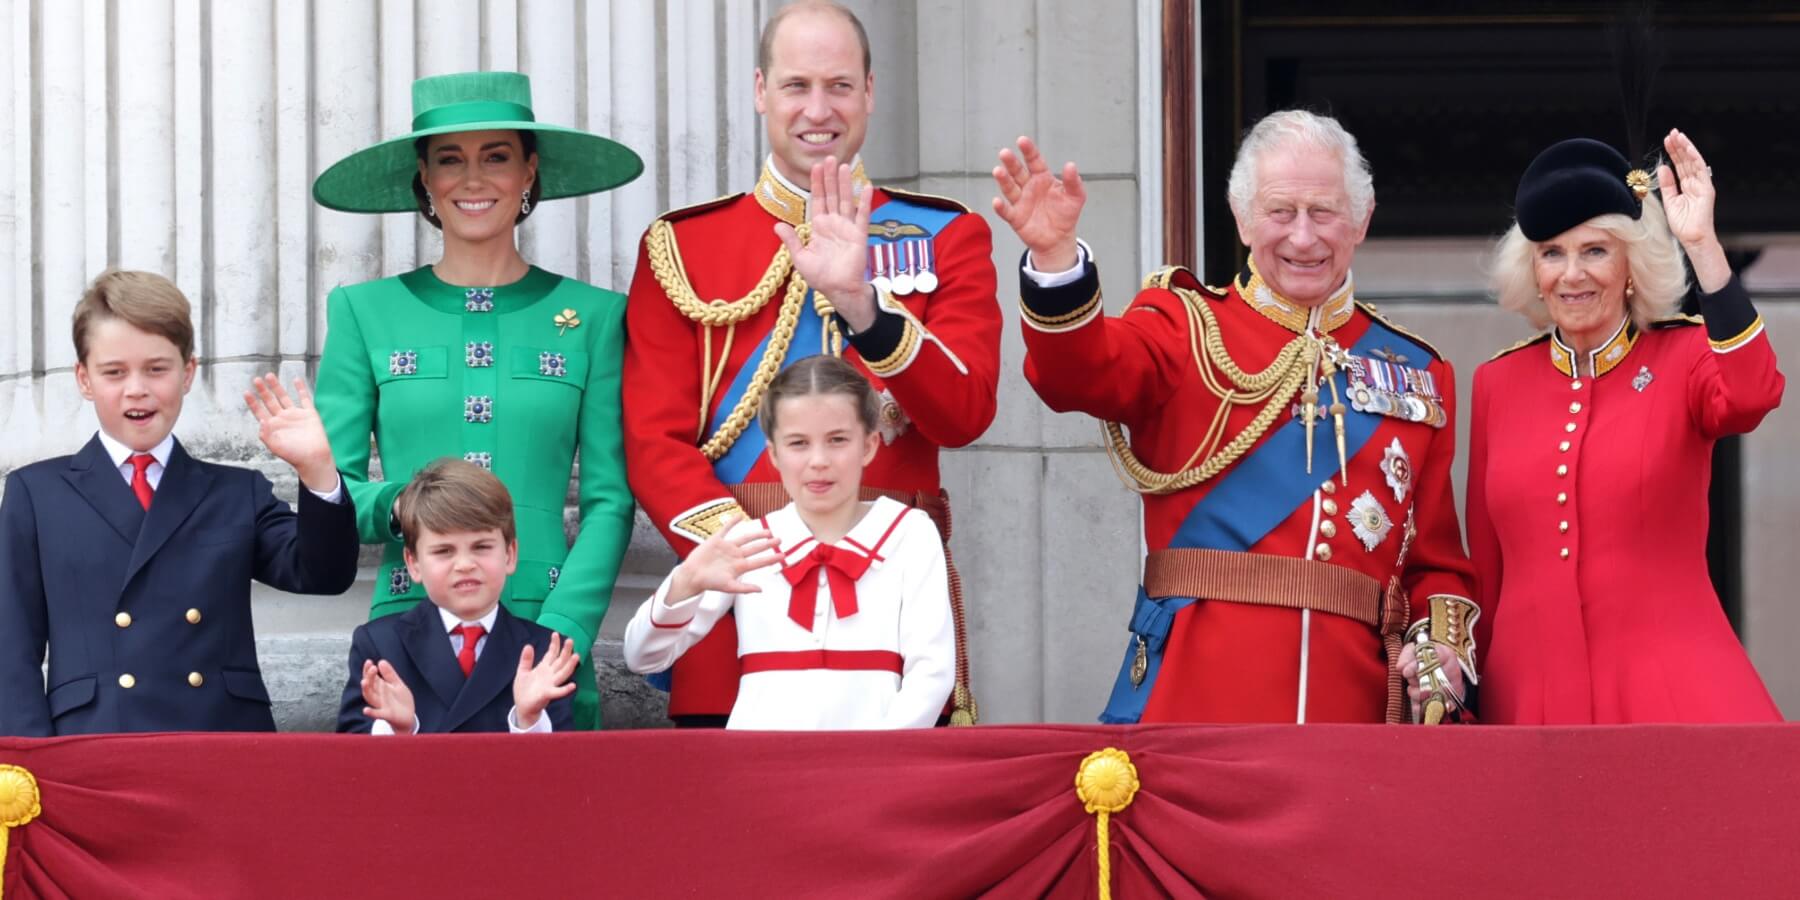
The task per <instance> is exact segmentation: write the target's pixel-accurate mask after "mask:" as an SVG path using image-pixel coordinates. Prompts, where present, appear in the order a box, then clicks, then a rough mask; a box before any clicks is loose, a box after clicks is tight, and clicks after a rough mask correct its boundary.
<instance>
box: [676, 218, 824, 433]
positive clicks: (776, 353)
mask: <svg viewBox="0 0 1800 900" xmlns="http://www.w3.org/2000/svg"><path fill="white" fill-rule="evenodd" d="M786 254H787V251H786V250H783V251H782V255H783V257H785V256H786ZM805 305H806V280H805V279H803V278H801V277H800V273H798V272H795V273H794V276H793V277H792V278H790V279H788V287H787V296H786V297H785V298H783V299H782V301H781V313H780V314H779V315H778V316H776V317H775V330H774V331H772V332H770V333H769V346H768V347H767V348H766V349H764V350H763V355H762V359H761V360H760V361H758V362H757V364H756V374H754V375H752V376H750V385H749V387H747V388H745V389H744V396H743V397H741V398H739V399H738V402H737V405H736V406H734V407H732V408H731V415H730V416H727V417H726V419H725V423H724V424H723V425H720V426H719V431H718V433H717V434H714V435H713V436H712V437H711V438H709V439H708V440H707V442H706V443H704V444H702V445H700V453H701V454H702V455H704V456H705V457H706V458H707V459H708V460H717V459H718V458H719V457H721V456H724V455H725V451H727V450H730V449H731V445H732V444H735V443H737V439H738V437H739V436H740V435H742V434H743V433H744V429H745V428H747V427H749V425H750V420H751V419H754V418H756V408H757V407H758V406H759V405H761V404H762V398H763V394H764V393H766V392H767V391H768V390H769V383H770V382H772V381H774V380H775V375H776V374H777V373H779V372H780V371H781V361H782V360H783V359H786V358H787V351H788V344H790V343H792V342H793V340H794V326H795V325H796V324H797V323H798V322H799V321H800V311H801V309H802V308H803V307H804V306H805ZM702 427H705V426H704V425H702Z"/></svg>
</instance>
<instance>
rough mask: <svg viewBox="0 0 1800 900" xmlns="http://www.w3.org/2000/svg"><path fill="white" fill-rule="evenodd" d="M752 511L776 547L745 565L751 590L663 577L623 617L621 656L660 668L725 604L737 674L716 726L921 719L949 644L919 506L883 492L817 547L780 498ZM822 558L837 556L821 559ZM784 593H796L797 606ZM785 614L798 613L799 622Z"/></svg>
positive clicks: (644, 669)
mask: <svg viewBox="0 0 1800 900" xmlns="http://www.w3.org/2000/svg"><path fill="white" fill-rule="evenodd" d="M760 523H761V524H762V525H763V526H764V527H767V528H768V529H769V531H770V533H771V534H773V535H774V537H775V540H776V543H777V549H776V552H777V553H778V554H779V555H780V557H781V562H780V564H778V565H772V566H767V567H764V568H762V569H757V570H755V571H753V572H750V573H748V574H746V575H745V576H744V580H745V581H747V582H749V583H750V584H754V585H756V586H757V587H759V588H761V591H760V592H759V593H752V594H727V593H721V592H718V591H706V592H703V593H701V594H699V595H697V596H694V597H688V598H685V599H681V600H678V601H676V602H671V601H670V598H669V596H668V593H669V580H668V579H664V580H663V583H662V586H661V587H659V588H657V591H656V594H655V596H653V597H652V598H651V599H650V601H649V602H648V603H645V604H643V605H642V606H640V607H638V611H637V614H636V615H635V616H633V617H632V620H631V624H630V625H629V626H627V627H626V629H625V663H626V665H628V666H630V668H631V670H632V671H633V672H638V673H650V672H661V671H663V670H665V669H667V668H669V667H670V666H671V665H673V664H674V662H675V660H676V658H677V657H679V656H681V654H682V652H683V651H685V650H687V648H689V647H691V646H693V645H694V644H695V643H697V642H698V641H699V640H700V639H701V638H703V637H705V636H706V634H707V632H709V631H711V630H712V627H713V625H714V624H715V623H717V622H718V621H719V619H720V618H721V617H723V616H724V615H725V614H727V613H734V614H735V615H736V617H737V633H738V663H739V666H740V672H741V675H740V676H739V683H738V698H737V703H736V705H734V706H733V707H732V710H731V718H730V720H729V721H728V722H727V724H726V727H727V728H736V729H753V730H771V731H810V730H853V729H880V728H924V727H928V726H930V725H932V724H934V723H935V722H936V721H937V719H938V716H939V715H941V714H942V713H943V711H944V702H945V700H947V699H948V698H949V696H950V690H951V687H952V686H953V684H954V682H955V677H956V664H955V658H956V654H955V650H956V643H955V630H954V627H953V623H952V619H951V613H950V594H949V582H948V578H947V571H946V567H945V563H944V545H943V542H942V541H941V540H940V539H939V538H938V533H937V528H936V527H935V526H934V525H933V524H932V522H931V519H930V517H928V516H926V515H925V513H923V512H921V511H919V510H916V509H912V508H909V507H907V506H906V505H904V504H902V503H899V502H897V501H894V500H890V499H887V498H885V497H884V498H881V499H878V500H875V501H874V502H873V504H872V505H871V508H870V509H869V511H868V513H867V514H865V515H864V516H863V518H862V521H861V522H858V523H857V525H856V527H855V528H852V529H851V530H850V533H849V534H847V535H845V536H844V537H843V539H841V540H839V541H837V542H836V543H834V544H831V545H829V546H828V547H825V548H824V549H823V550H821V545H820V544H819V542H818V541H817V540H815V539H814V538H813V536H812V533H811V532H810V531H809V530H808V529H807V527H806V524H805V523H804V522H802V521H801V520H800V514H799V512H798V511H797V510H795V508H794V505H793V504H791V503H790V504H788V505H787V506H784V507H782V508H781V509H779V510H776V511H775V512H774V513H771V514H770V515H769V516H768V517H766V518H764V519H762V520H760ZM753 526H754V523H746V522H740V523H739V524H738V525H736V526H734V528H744V527H753ZM825 557H835V558H836V559H835V562H833V563H831V564H829V565H828V564H825V559H824V558H825ZM833 570H835V571H833ZM848 573H859V574H858V575H854V576H853V575H851V574H848ZM834 576H835V577H834ZM796 578H797V579H798V580H799V582H798V584H790V581H791V580H793V579H796ZM833 581H836V582H838V584H839V585H840V586H844V585H850V584H853V585H854V591H853V592H851V591H846V590H836V591H834V590H833V587H832V582H833ZM808 582H811V583H812V584H814V585H816V597H815V599H814V600H813V602H812V603H811V604H807V603H806V602H805V600H804V594H805V593H806V591H807V590H809V587H808ZM796 593H798V594H800V595H801V596H802V600H801V601H800V604H798V605H797V606H796V605H794V603H793V601H794V597H795V594H796ZM852 596H853V597H854V603H853V606H854V609H853V610H852V608H851V606H852V604H851V597H852ZM791 606H793V607H794V608H792V609H791V608H790V607H791ZM807 607H810V608H807ZM796 618H799V619H809V620H810V627H802V626H801V625H800V624H799V622H798V621H796Z"/></svg>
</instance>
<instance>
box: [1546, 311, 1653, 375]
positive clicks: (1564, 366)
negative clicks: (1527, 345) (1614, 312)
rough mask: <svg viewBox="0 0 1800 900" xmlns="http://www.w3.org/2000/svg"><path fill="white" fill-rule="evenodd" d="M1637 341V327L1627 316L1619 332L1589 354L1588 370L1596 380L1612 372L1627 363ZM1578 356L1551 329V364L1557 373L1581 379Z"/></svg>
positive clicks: (1560, 336) (1614, 333)
mask: <svg viewBox="0 0 1800 900" xmlns="http://www.w3.org/2000/svg"><path fill="white" fill-rule="evenodd" d="M1637 339H1638V330H1637V326H1636V325H1633V324H1632V322H1631V317H1630V316H1627V317H1625V321H1623V322H1620V323H1619V330H1618V331H1615V332H1613V336H1612V338H1611V339H1609V340H1608V341H1607V342H1606V343H1604V344H1601V345H1600V346H1599V347H1597V348H1595V349H1594V350H1591V351H1589V352H1588V370H1589V371H1590V372H1592V373H1593V376H1594V377H1595V378H1599V377H1600V376H1602V375H1605V374H1606V373H1608V372H1611V371H1612V370H1613V369H1615V368H1617V367H1618V365H1619V363H1622V362H1624V361H1625V356H1626V354H1628V353H1630V352H1631V348H1632V346H1633V345H1635V344H1636V343H1637ZM1576 356H1577V354H1576V352H1575V349H1574V348H1573V347H1570V346H1569V345H1568V344H1565V343H1563V339H1562V334H1561V333H1559V332H1558V331H1557V330H1556V329H1554V328H1553V329H1551V330H1550V364H1551V365H1554V366H1556V371H1558V372H1561V373H1563V374H1564V375H1567V376H1568V377H1570V378H1579V377H1581V375H1580V373H1579V372H1577V371H1576V369H1575V359H1576Z"/></svg>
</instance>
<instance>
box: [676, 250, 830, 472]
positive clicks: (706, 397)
mask: <svg viewBox="0 0 1800 900" xmlns="http://www.w3.org/2000/svg"><path fill="white" fill-rule="evenodd" d="M798 230H799V233H800V239H801V240H802V241H804V240H806V238H807V235H808V233H809V232H810V231H811V229H810V228H809V227H808V226H806V225H801V226H800V228H799V229H798ZM644 249H645V252H646V255H647V256H648V257H649V258H650V271H651V272H652V273H653V274H655V276H656V282H657V284H659V285H661V286H662V289H663V293H665V294H667V295H669V299H670V301H672V302H673V303H674V304H675V308H676V309H678V310H680V311H681V314H682V315H684V316H686V317H687V318H688V319H689V320H691V321H693V322H694V323H696V324H698V325H700V326H701V327H703V328H705V329H706V331H705V332H704V333H703V337H702V340H703V342H704V347H703V352H704V354H705V357H704V358H706V359H708V360H710V359H712V329H713V328H715V327H719V326H723V327H725V329H726V331H725V344H724V347H723V348H722V349H721V350H720V353H719V362H718V365H717V366H715V367H714V368H713V370H712V371H710V372H708V373H706V377H705V378H703V379H702V384H701V392H700V420H699V421H700V424H699V427H698V430H697V431H696V433H695V439H696V440H698V439H699V438H700V437H702V436H704V435H705V433H706V419H707V416H706V411H707V410H708V409H709V408H711V406H712V398H713V395H714V394H715V393H717V392H718V388H719V384H720V383H721V382H722V381H723V380H724V375H725V363H726V361H727V360H728V359H729V358H730V356H731V344H732V340H733V339H734V338H735V337H736V335H737V326H738V323H740V322H742V321H744V320H745V319H748V318H750V317H751V316H753V315H756V314H757V313H758V312H761V311H762V308H763V307H765V306H767V305H768V304H769V300H770V299H771V298H773V297H774V296H775V289H776V287H778V286H779V285H780V284H781V283H782V282H783V281H786V282H787V294H786V296H785V297H783V298H782V301H781V311H780V313H779V314H778V315H777V316H776V318H775V329H774V331H773V332H771V333H770V335H769V346H768V348H767V349H766V350H765V351H764V352H763V356H762V360H761V361H760V362H759V363H758V364H757V367H756V373H755V374H754V375H753V376H752V377H751V379H750V384H749V386H748V387H747V388H746V389H745V391H744V396H743V397H742V398H740V399H739V400H738V402H737V405H735V406H733V407H732V408H731V415H729V416H727V417H726V418H725V422H724V424H723V425H721V426H720V427H719V432H718V433H717V434H715V435H713V436H712V438H711V439H709V440H707V441H706V443H704V444H702V445H700V452H701V454H703V455H704V456H705V457H706V458H707V459H709V460H716V459H718V458H719V457H721V456H724V455H725V451H727V450H730V449H731V445H732V444H734V443H736V442H737V439H738V437H739V436H741V435H742V434H743V433H744V429H745V428H747V427H749V425H750V420H751V419H753V418H755V417H756V408H757V406H758V405H759V404H761V403H762V397H763V394H764V393H765V392H766V391H768V389H769V383H770V382H772V381H774V380H775V375H776V373H778V372H779V371H781V361H782V360H783V359H785V358H787V350H788V344H790V343H792V342H793V338H794V327H795V325H796V324H797V323H798V322H799V320H800V310H801V307H802V306H804V305H805V300H806V281H805V279H802V278H801V277H800V275H799V273H797V272H794V271H793V261H792V260H791V259H790V258H789V257H788V251H787V247H786V245H783V246H782V247H781V249H779V250H777V251H775V258H774V259H773V260H770V261H769V267H768V269H766V270H764V271H763V275H762V278H760V279H758V280H757V282H756V287H754V288H752V289H751V290H750V293H748V294H745V295H744V296H743V297H740V298H739V299H737V300H722V299H720V300H713V301H710V302H708V301H705V300H701V299H700V296H699V294H697V293H695V292H694V285H693V283H692V282H690V281H688V277H687V266H686V264H685V263H683V262H682V259H681V248H680V247H678V246H677V245H676V243H675V228H674V226H672V225H670V224H669V222H668V220H666V219H658V220H657V221H656V224H654V225H651V226H650V235H649V237H648V238H647V239H646V240H645V243H644ZM790 274H791V275H792V276H793V277H791V278H790V277H789V275H790ZM822 300H823V298H821V301H822Z"/></svg>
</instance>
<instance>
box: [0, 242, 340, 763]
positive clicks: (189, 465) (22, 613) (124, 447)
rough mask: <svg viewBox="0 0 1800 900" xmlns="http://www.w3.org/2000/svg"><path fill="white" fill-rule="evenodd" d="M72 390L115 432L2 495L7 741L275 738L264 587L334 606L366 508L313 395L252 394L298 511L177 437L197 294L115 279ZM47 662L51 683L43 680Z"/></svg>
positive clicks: (265, 386) (14, 478)
mask: <svg viewBox="0 0 1800 900" xmlns="http://www.w3.org/2000/svg"><path fill="white" fill-rule="evenodd" d="M74 338H75V357H76V363H75V382H76V384H77V386H78V387H79V388H80V389H81V395H82V396H83V397H85V398H87V399H88V400H91V401H93V404H94V412H95V413H96V414H97V416H98V418H99V420H100V431H99V433H98V434H96V435H95V436H94V438H93V439H92V440H90V441H88V443H87V445H86V446H85V447H83V448H82V449H81V451H80V452H79V453H76V454H75V455H73V456H63V457H57V458H55V459H47V460H44V461H42V462H37V463H33V464H31V465H28V466H24V467H22V468H20V469H17V470H15V471H14V472H13V473H12V474H11V475H9V476H8V477H7V479H6V497H5V500H4V501H3V502H0V734H8V735H28V736H38V737H47V736H52V735H64V734H92V733H98V732H119V731H274V730H275V720H274V718H273V716H272V715H271V714H270V711H269V694H268V691H267V690H266V689H265V688H264V687H263V681H262V672H261V670H260V668H259V667H258V666H257V661H256V642H255V628H254V625H253V624H252V622H251V616H250V582H251V581H252V580H256V581H260V582H262V583H264V584H267V585H269V586H271V587H275V588H278V589H280V590H284V591H288V592H292V593H304V594H338V593H342V592H344V591H345V590H347V589H348V588H349V587H350V585H351V583H352V582H353V581H355V579H356V561H357V560H356V556H357V534H356V516H355V510H354V509H353V508H352V507H351V503H350V498H349V497H348V496H347V495H346V493H345V491H344V488H343V485H342V484H341V483H340V481H339V479H338V471H337V466H336V464H335V463H334V462H333V460H332V456H331V445H330V444H329V443H327V441H326V439H325V429H324V427H323V426H322V425H321V424H320V423H319V416H318V414H317V413H316V412H314V411H313V408H312V396H311V393H310V392H309V391H308V390H307V388H306V385H305V383H304V382H300V381H296V382H295V383H294V388H295V391H296V395H295V397H294V398H290V397H289V396H288V394H287V392H286V391H285V390H283V389H282V387H281V383H280V381H278V380H277V379H276V378H275V376H273V375H269V376H265V377H261V378H257V379H255V382H254V385H253V387H254V388H255V393H254V394H252V393H248V392H247V393H245V394H244V401H245V402H246V403H247V404H249V406H250V409H251V411H252V412H253V413H254V414H255V415H256V419H257V421H258V422H259V423H260V425H261V430H260V434H259V437H260V438H261V439H262V442H263V445H264V446H266V447H268V448H269V451H270V452H271V453H273V454H274V455H275V456H276V457H277V458H279V459H281V460H282V461H283V462H285V463H287V464H289V465H291V466H293V467H294V471H295V472H296V473H297V474H298V475H299V476H300V483H301V485H302V488H301V490H300V511H299V514H298V515H296V514H295V512H294V511H293V510H292V509H290V508H289V507H288V505H287V504H286V503H283V502H281V501H280V500H277V499H275V495H274V493H273V492H272V490H271V489H270V485H269V480H268V479H267V478H264V477H263V476H262V474H261V473H259V472H256V471H254V470H251V469H245V468H239V467H236V466H223V465H216V464H213V463H205V462H200V461H199V460H196V459H194V458H193V457H191V456H189V455H188V454H187V451H186V450H185V449H183V448H182V446H181V443H180V442H179V441H177V440H175V438H174V436H173V435H172V434H171V433H170V432H171V430H172V429H173V428H174V427H175V421H176V419H177V418H178V417H179V416H180V414H181V401H182V397H183V395H185V394H186V393H187V392H188V388H190V387H191V386H192V385H193V383H194V371H195V360H194V325H193V321H192V320H191V319H190V317H189V313H188V302H187V298H186V297H183V296H182V294H181V291H180V290H179V289H177V288H176V287H175V285H173V284H171V283H170V282H169V280H168V279H166V278H163V277H162V276H160V275H154V274H151V273H148V272H121V271H113V272H106V273H104V274H102V275H101V276H100V277H98V278H96V279H94V283H93V284H92V285H90V286H89V287H88V290H87V293H86V294H84V295H83V296H82V298H81V302H80V303H78V304H77V305H76V307H75V316H74ZM46 647H47V648H48V651H49V654H50V673H49V681H48V685H47V689H46V683H45V681H44V680H43V679H42V678H40V676H39V670H40V667H42V665H43V663H44V653H45V650H46Z"/></svg>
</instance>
